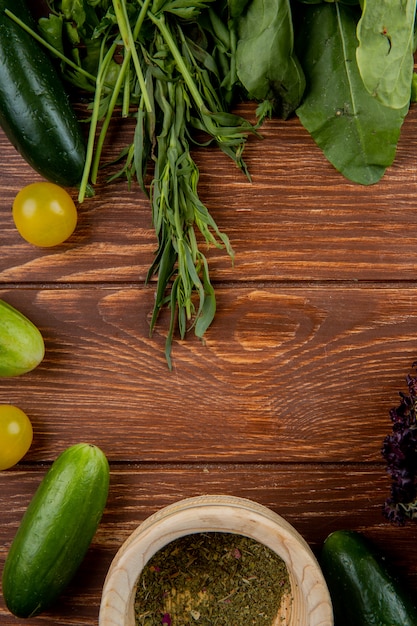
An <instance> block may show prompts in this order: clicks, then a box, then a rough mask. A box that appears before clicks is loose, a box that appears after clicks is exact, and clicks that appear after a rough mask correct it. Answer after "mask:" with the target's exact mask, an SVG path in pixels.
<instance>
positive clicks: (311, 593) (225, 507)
mask: <svg viewBox="0 0 417 626" xmlns="http://www.w3.org/2000/svg"><path fill="white" fill-rule="evenodd" d="M198 532H230V533H235V534H240V535H244V536H247V537H250V538H252V539H255V540H257V541H259V542H260V543H263V544H264V545H266V546H268V547H269V548H270V549H272V550H274V551H275V552H276V553H277V554H278V555H279V556H280V557H281V558H282V559H283V560H284V561H285V563H286V564H287V568H288V571H289V574H290V583H291V598H290V603H289V604H288V603H287V604H286V605H285V606H284V607H283V612H282V614H281V613H280V614H279V615H278V616H277V620H276V623H277V624H282V625H283V626H284V625H285V626H333V612H332V606H331V601H330V596H329V592H328V589H327V585H326V583H325V580H324V577H323V574H322V572H321V569H320V567H319V564H318V562H317V560H316V558H315V556H314V554H313V552H312V550H311V548H310V547H309V545H308V544H307V542H306V541H305V540H304V538H303V537H302V536H301V535H300V534H299V533H298V532H297V531H296V530H295V528H294V527H293V526H291V524H289V523H288V522H287V521H286V520H285V519H284V518H282V517H281V516H280V515H278V514H277V513H275V512H273V511H271V510H270V509H269V508H267V507H265V506H263V505H261V504H258V503H257V502H253V501H252V500H248V499H246V498H239V497H234V496H228V495H214V496H213V495H211V496H197V497H194V498H187V499H185V500H180V501H179V502H176V503H174V504H172V505H169V506H167V507H164V508H163V509H161V510H159V511H157V512H156V513H154V514H153V515H151V516H150V517H148V518H147V519H146V520H145V521H144V522H143V523H142V524H140V526H138V528H137V529H136V530H135V531H134V532H133V533H132V534H131V535H130V537H129V538H128V539H127V540H126V541H125V542H124V543H123V545H122V546H121V548H120V549H119V550H118V552H117V554H116V556H115V557H114V559H113V561H112V563H111V565H110V568H109V571H108V573H107V576H106V579H105V582H104V586H103V592H102V599H101V605H100V614H99V626H135V612H134V602H135V593H136V585H137V581H138V578H139V576H140V573H141V571H142V569H143V568H144V566H145V565H146V563H147V562H148V561H149V559H150V558H151V557H152V556H153V555H154V554H155V553H156V552H157V551H158V550H160V549H161V548H163V547H164V546H166V545H167V544H168V543H170V542H171V541H174V540H175V539H178V538H180V537H183V536H184V535H189V534H192V533H198ZM282 620H285V621H282Z"/></svg>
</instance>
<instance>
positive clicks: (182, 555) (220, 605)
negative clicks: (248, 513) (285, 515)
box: [135, 532, 291, 626]
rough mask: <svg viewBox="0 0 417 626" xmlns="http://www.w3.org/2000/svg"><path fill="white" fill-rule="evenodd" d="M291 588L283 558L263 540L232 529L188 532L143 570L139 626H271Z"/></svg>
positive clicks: (139, 587)
mask: <svg viewBox="0 0 417 626" xmlns="http://www.w3.org/2000/svg"><path fill="white" fill-rule="evenodd" d="M290 592H291V586H290V580H289V575H288V570H287V567H286V565H285V563H284V561H283V559H282V558H281V557H280V556H279V555H278V554H276V553H275V552H274V551H273V550H271V549H270V548H268V547H267V546H265V545H264V544H262V543H260V542H258V541H256V540H254V539H251V538H249V537H245V536H243V535H238V534H234V533H228V532H201V533H194V534H189V535H185V536H182V537H180V538H179V539H176V540H174V541H172V542H170V543H168V544H167V545H166V546H164V547H163V548H161V549H160V550H159V551H158V552H156V554H154V556H153V557H152V558H151V559H150V560H149V561H148V563H147V564H146V566H145V567H144V569H143V570H142V572H141V575H140V577H139V580H138V583H137V589H136V598H135V619H136V626H161V625H165V626H188V625H193V626H211V625H213V624H216V625H217V626H241V625H242V624H245V625H247V626H272V625H273V624H274V621H275V619H276V616H277V613H278V610H279V607H280V605H281V602H282V600H283V598H284V597H288V595H289V594H290Z"/></svg>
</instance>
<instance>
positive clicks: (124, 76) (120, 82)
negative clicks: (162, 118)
mask: <svg viewBox="0 0 417 626" xmlns="http://www.w3.org/2000/svg"><path fill="white" fill-rule="evenodd" d="M150 1H151V0H146V1H145V3H144V5H143V6H142V9H141V11H140V13H139V16H138V19H137V21H136V24H135V27H134V30H133V37H134V39H135V40H136V39H137V37H138V36H139V32H140V29H141V27H142V24H143V21H144V19H145V17H146V12H147V10H148V7H149V4H150ZM119 28H120V26H119ZM131 58H132V52H131V49H130V48H129V49H125V56H124V58H123V62H122V65H121V68H120V72H119V75H118V77H117V80H116V84H115V85H114V88H113V92H112V95H111V98H110V101H109V104H108V107H107V111H106V116H105V118H104V121H103V124H102V127H101V130H100V134H99V136H98V139H97V145H96V149H95V154H94V160H93V164H92V167H91V180H92V182H93V183H94V182H96V180H97V174H98V169H99V166H100V160H101V154H102V151H103V146H104V142H105V140H106V135H107V131H108V128H109V125H110V123H111V120H112V117H113V113H114V109H115V107H116V104H117V100H118V97H119V94H120V91H121V89H122V86H124V97H123V109H122V115H124V116H125V117H127V115H128V113H129V111H128V109H129V106H130V85H129V78H130V76H129V75H130V72H129V65H130V60H131ZM138 78H139V77H138ZM144 84H145V92H143V91H142V96H141V97H142V98H143V100H144V103H145V106H146V107H148V104H147V103H149V106H150V109H151V110H152V105H151V104H150V100H149V97H147V99H146V96H147V94H148V92H147V89H146V83H144ZM147 110H148V112H149V109H147Z"/></svg>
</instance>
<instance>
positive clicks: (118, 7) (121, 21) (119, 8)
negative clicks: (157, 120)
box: [113, 0, 152, 113]
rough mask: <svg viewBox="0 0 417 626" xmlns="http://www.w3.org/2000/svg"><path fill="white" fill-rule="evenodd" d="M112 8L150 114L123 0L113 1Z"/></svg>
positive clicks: (143, 80)
mask: <svg viewBox="0 0 417 626" xmlns="http://www.w3.org/2000/svg"><path fill="white" fill-rule="evenodd" d="M113 6H114V11H115V14H116V19H117V24H118V26H119V30H120V35H121V37H122V39H123V43H124V46H125V49H126V51H128V52H130V54H131V55H132V60H133V64H134V66H135V70H136V74H137V78H138V81H139V85H140V88H141V90H142V93H143V98H144V102H145V107H146V110H147V111H148V113H150V112H151V111H152V104H151V101H150V100H149V96H148V92H147V89H146V83H145V78H144V76H143V72H142V67H141V65H140V61H139V57H138V53H137V50H136V44H135V40H134V36H133V33H132V29H131V28H130V23H129V18H128V15H127V11H126V4H125V0H113Z"/></svg>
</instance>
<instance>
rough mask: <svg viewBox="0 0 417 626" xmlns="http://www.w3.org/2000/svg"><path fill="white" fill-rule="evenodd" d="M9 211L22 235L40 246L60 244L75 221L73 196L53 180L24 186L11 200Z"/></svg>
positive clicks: (70, 232)
mask: <svg viewBox="0 0 417 626" xmlns="http://www.w3.org/2000/svg"><path fill="white" fill-rule="evenodd" d="M12 213H13V220H14V223H15V225H16V228H17V230H18V231H19V233H20V235H21V236H22V237H23V239H25V240H26V241H28V242H29V243H31V244H33V245H35V246H40V247H46V248H47V247H50V246H57V245H59V244H60V243H62V242H63V241H65V240H66V239H68V237H70V235H72V233H73V232H74V230H75V227H76V225H77V209H76V206H75V204H74V201H73V199H72V198H71V196H70V195H69V193H68V192H67V191H65V189H63V188H62V187H59V185H55V183H49V182H44V181H41V182H38V183H32V184H30V185H27V186H26V187H23V189H21V190H20V191H19V193H18V194H17V195H16V197H15V199H14V201H13V209H12Z"/></svg>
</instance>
